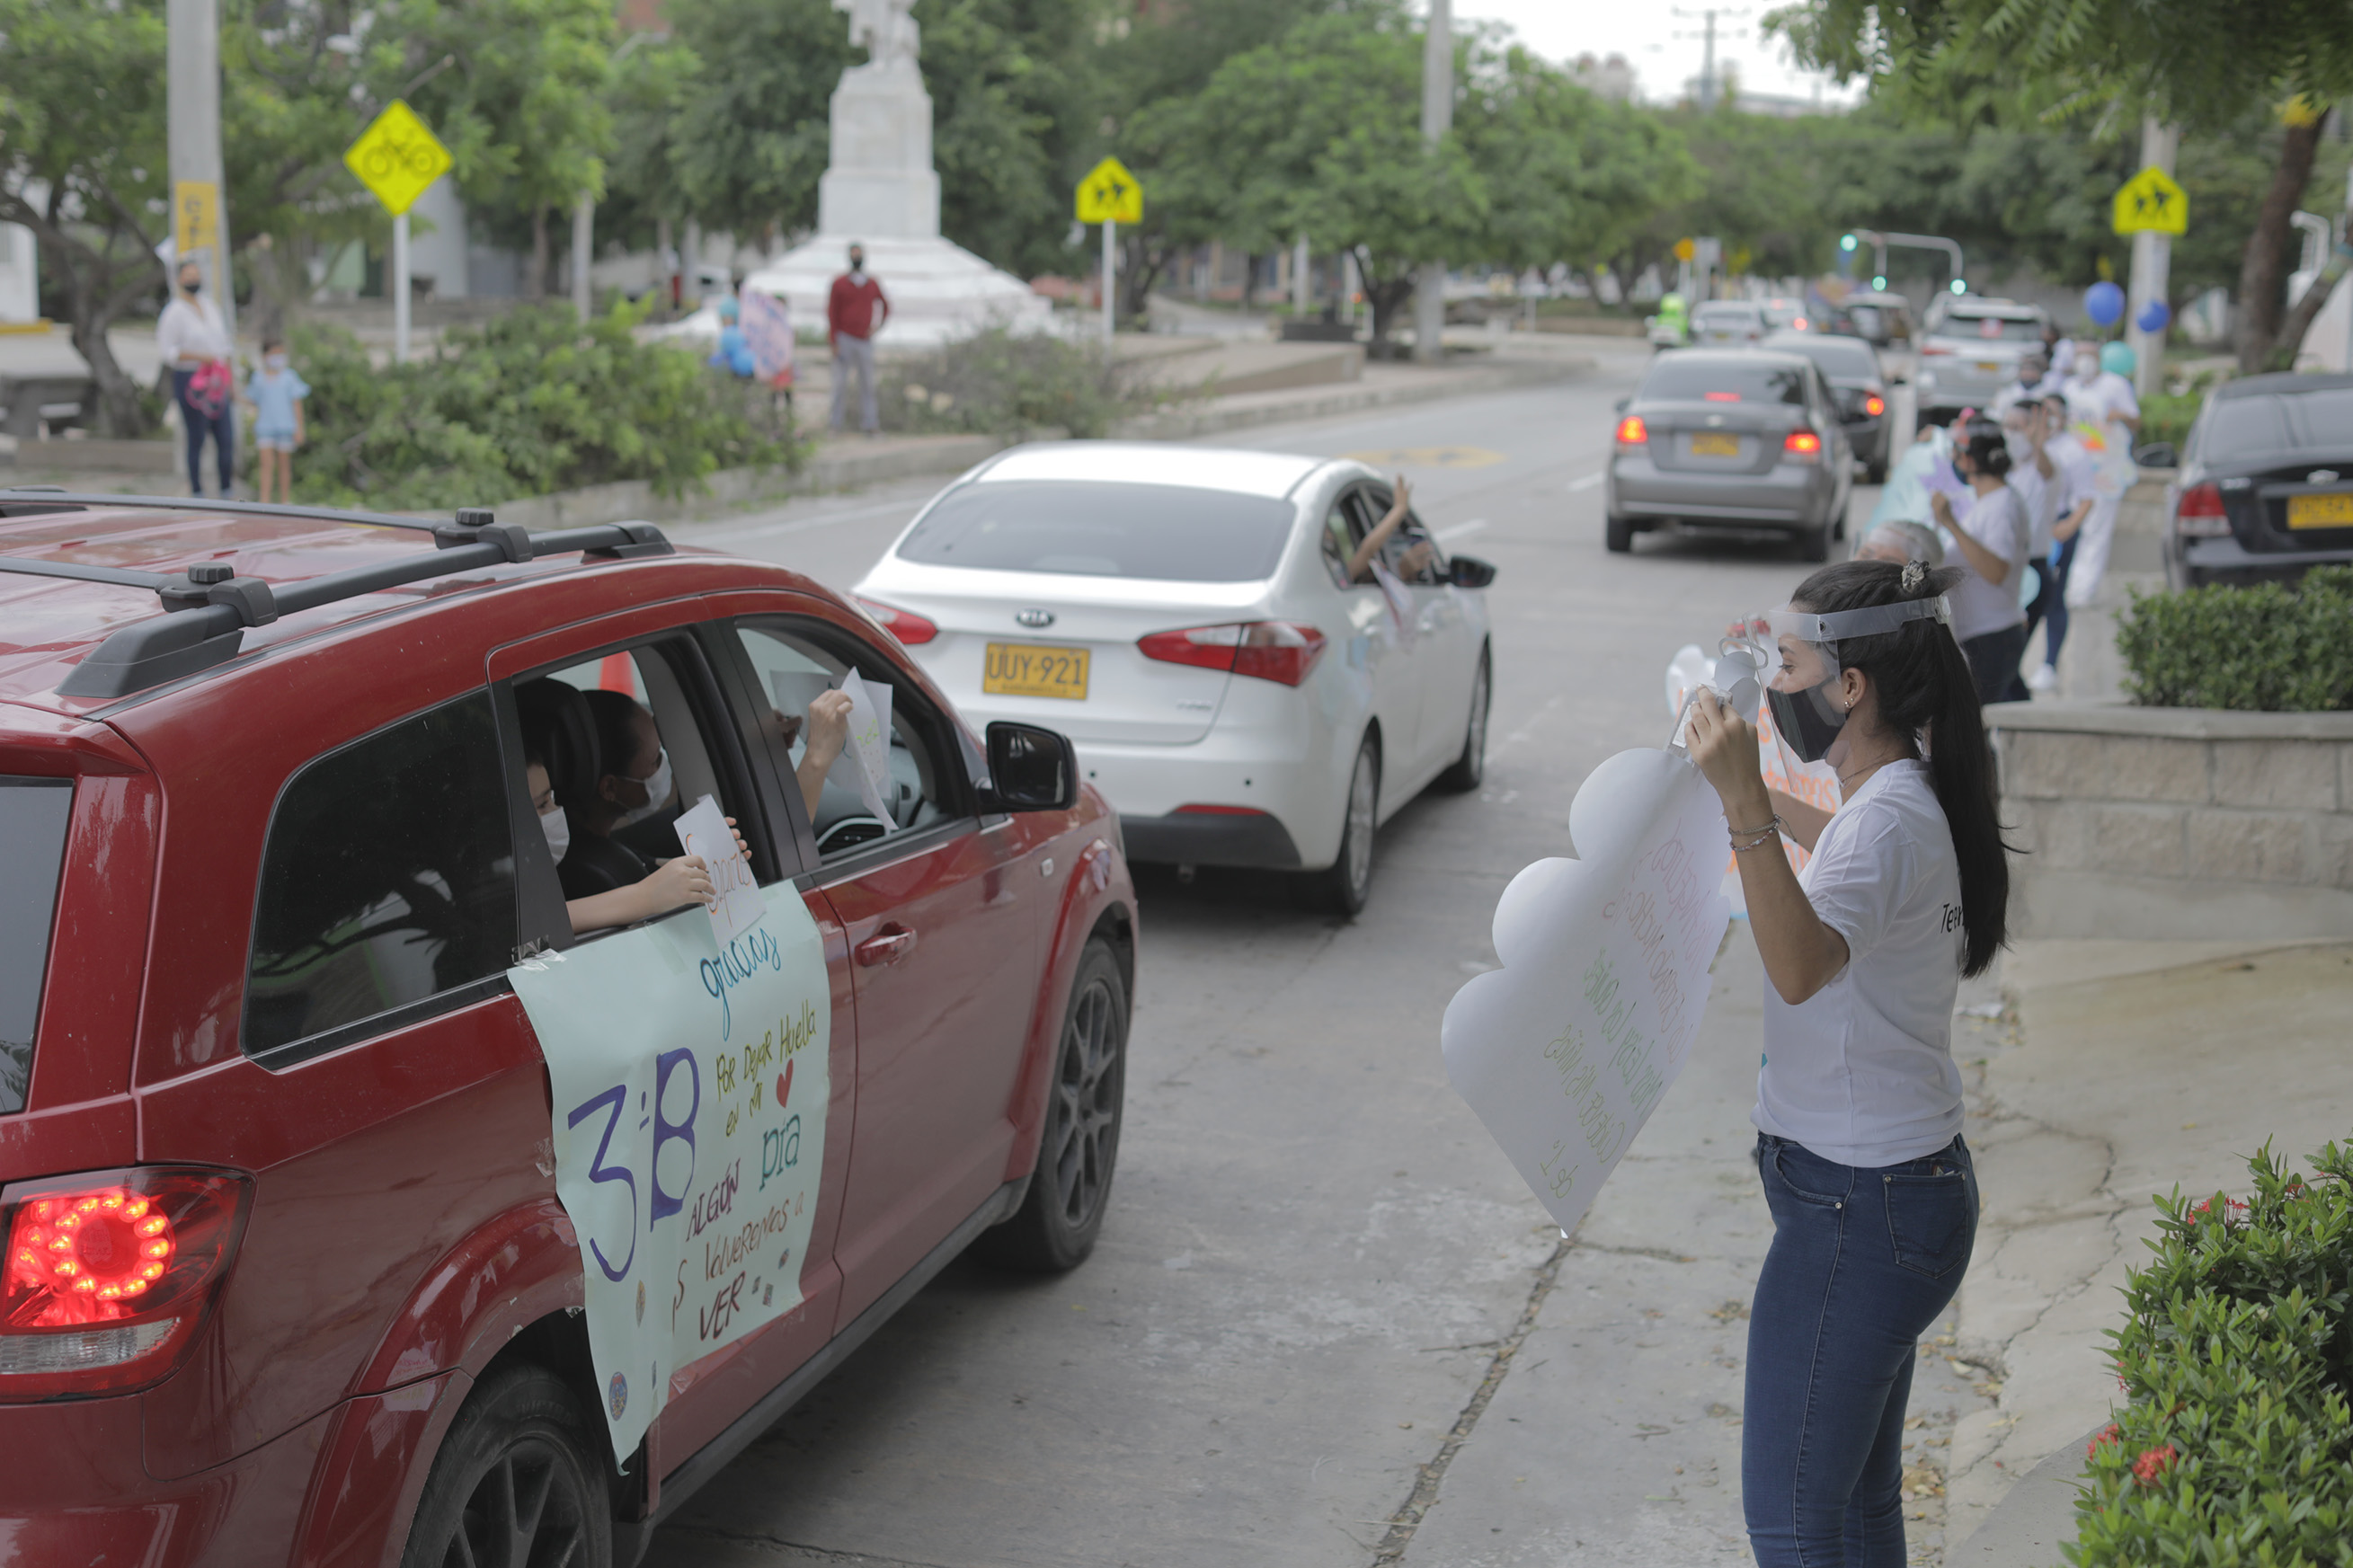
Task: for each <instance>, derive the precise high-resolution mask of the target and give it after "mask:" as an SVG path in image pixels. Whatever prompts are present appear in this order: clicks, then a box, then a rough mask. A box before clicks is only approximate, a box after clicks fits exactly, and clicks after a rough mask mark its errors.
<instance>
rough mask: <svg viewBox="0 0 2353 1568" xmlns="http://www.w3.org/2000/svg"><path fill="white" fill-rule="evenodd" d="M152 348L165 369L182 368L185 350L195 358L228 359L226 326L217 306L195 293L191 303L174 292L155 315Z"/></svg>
mask: <svg viewBox="0 0 2353 1568" xmlns="http://www.w3.org/2000/svg"><path fill="white" fill-rule="evenodd" d="M155 351H156V353H159V354H161V355H162V356H163V358H164V368H166V369H168V370H178V369H180V368H181V365H180V356H181V355H182V354H184V353H185V354H194V355H195V356H196V357H197V358H198V359H227V358H228V357H229V353H230V349H229V342H228V327H227V324H226V323H225V322H224V321H222V320H221V313H220V307H219V306H218V305H216V304H214V303H213V302H212V300H211V299H210V298H208V297H206V296H205V295H201V294H199V295H198V296H196V300H195V304H193V305H192V304H190V303H189V302H188V301H187V300H186V299H185V298H184V297H183V296H181V295H178V294H174V295H173V296H172V302H171V303H170V304H168V305H166V306H164V313H163V314H162V315H160V316H158V317H156V318H155Z"/></svg>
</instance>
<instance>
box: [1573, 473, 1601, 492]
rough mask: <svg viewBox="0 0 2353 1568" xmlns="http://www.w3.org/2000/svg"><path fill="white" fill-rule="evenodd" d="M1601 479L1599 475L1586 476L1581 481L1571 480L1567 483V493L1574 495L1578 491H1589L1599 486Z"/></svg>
mask: <svg viewBox="0 0 2353 1568" xmlns="http://www.w3.org/2000/svg"><path fill="white" fill-rule="evenodd" d="M1602 478H1603V476H1601V475H1599V474H1588V475H1586V476H1585V477H1584V478H1583V479H1571V480H1569V481H1568V493H1569V494H1571V495H1575V494H1576V493H1577V491H1579V490H1589V489H1592V488H1593V487H1594V486H1596V485H1598V484H1599V483H1600V482H1601V480H1602Z"/></svg>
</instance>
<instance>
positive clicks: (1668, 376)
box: [1636, 354, 1806, 403]
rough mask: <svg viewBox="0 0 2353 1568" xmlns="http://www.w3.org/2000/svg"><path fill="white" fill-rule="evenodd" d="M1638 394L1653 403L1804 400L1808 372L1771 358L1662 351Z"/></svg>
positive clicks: (1788, 401)
mask: <svg viewBox="0 0 2353 1568" xmlns="http://www.w3.org/2000/svg"><path fill="white" fill-rule="evenodd" d="M1636 397H1637V398H1638V399H1640V400H1641V401H1644V402H1652V403H1701V402H1706V403H1803V402H1804V401H1805V400H1806V384H1805V373H1804V372H1803V371H1801V370H1799V368H1798V367H1797V366H1795V365H1778V364H1774V363H1771V362H1769V361H1757V360H1746V359H1734V358H1731V357H1729V356H1717V357H1710V358H1708V359H1704V360H1693V359H1684V358H1682V357H1680V356H1676V355H1672V354H1662V355H1661V356H1660V357H1659V359H1658V361H1657V362H1656V363H1653V364H1652V365H1651V372H1650V374H1648V375H1646V376H1644V377H1643V378H1642V388H1641V391H1640V392H1639V393H1637V394H1636Z"/></svg>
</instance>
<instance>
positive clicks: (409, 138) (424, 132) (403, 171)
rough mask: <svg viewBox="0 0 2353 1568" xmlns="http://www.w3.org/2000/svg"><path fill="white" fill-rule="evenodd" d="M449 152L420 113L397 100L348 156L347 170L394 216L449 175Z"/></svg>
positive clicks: (345, 158)
mask: <svg viewBox="0 0 2353 1568" xmlns="http://www.w3.org/2000/svg"><path fill="white" fill-rule="evenodd" d="M449 163H450V158H449V149H448V148H447V147H444V146H443V145H441V143H440V142H439V141H438V139H437V138H436V137H435V136H434V134H433V132H431V131H430V130H428V129H427V128H426V124H425V121H422V120H419V119H417V111H416V110H413V109H411V108H409V107H408V105H407V104H406V103H404V102H402V101H401V100H399V99H394V100H392V101H391V102H390V103H388V104H386V105H385V110H384V112H383V113H382V114H379V115H377V116H376V117H375V121H373V122H372V123H371V124H370V125H369V126H368V128H367V129H366V130H365V131H363V132H360V139H359V140H358V141H356V142H353V143H352V144H351V147H350V149H349V150H348V151H346V152H345V153H343V164H344V166H345V167H346V168H348V169H350V170H351V172H352V173H353V174H357V175H358V176H359V177H360V184H363V185H365V186H366V187H367V188H368V189H369V190H371V191H373V192H375V199H376V200H378V201H380V202H382V203H383V204H384V205H385V211H387V212H389V213H390V214H392V216H395V217H398V216H400V215H401V214H403V213H405V212H406V211H407V210H408V209H409V208H410V207H412V206H414V205H417V197H419V196H421V195H424V194H425V192H426V190H427V187H429V186H430V185H431V184H433V182H434V181H436V180H438V179H439V178H440V177H441V176H442V175H444V174H448V172H449Z"/></svg>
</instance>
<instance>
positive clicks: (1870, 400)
mask: <svg viewBox="0 0 2353 1568" xmlns="http://www.w3.org/2000/svg"><path fill="white" fill-rule="evenodd" d="M1862 411H1863V412H1864V413H1865V414H1867V415H1869V416H1871V417H1872V418H1873V419H1876V418H1878V417H1879V416H1881V415H1883V414H1884V413H1886V412H1887V399H1885V398H1883V397H1882V396H1880V395H1879V394H1877V393H1875V392H1874V393H1873V394H1872V395H1870V396H1869V397H1866V398H1864V399H1863V400H1862Z"/></svg>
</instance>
